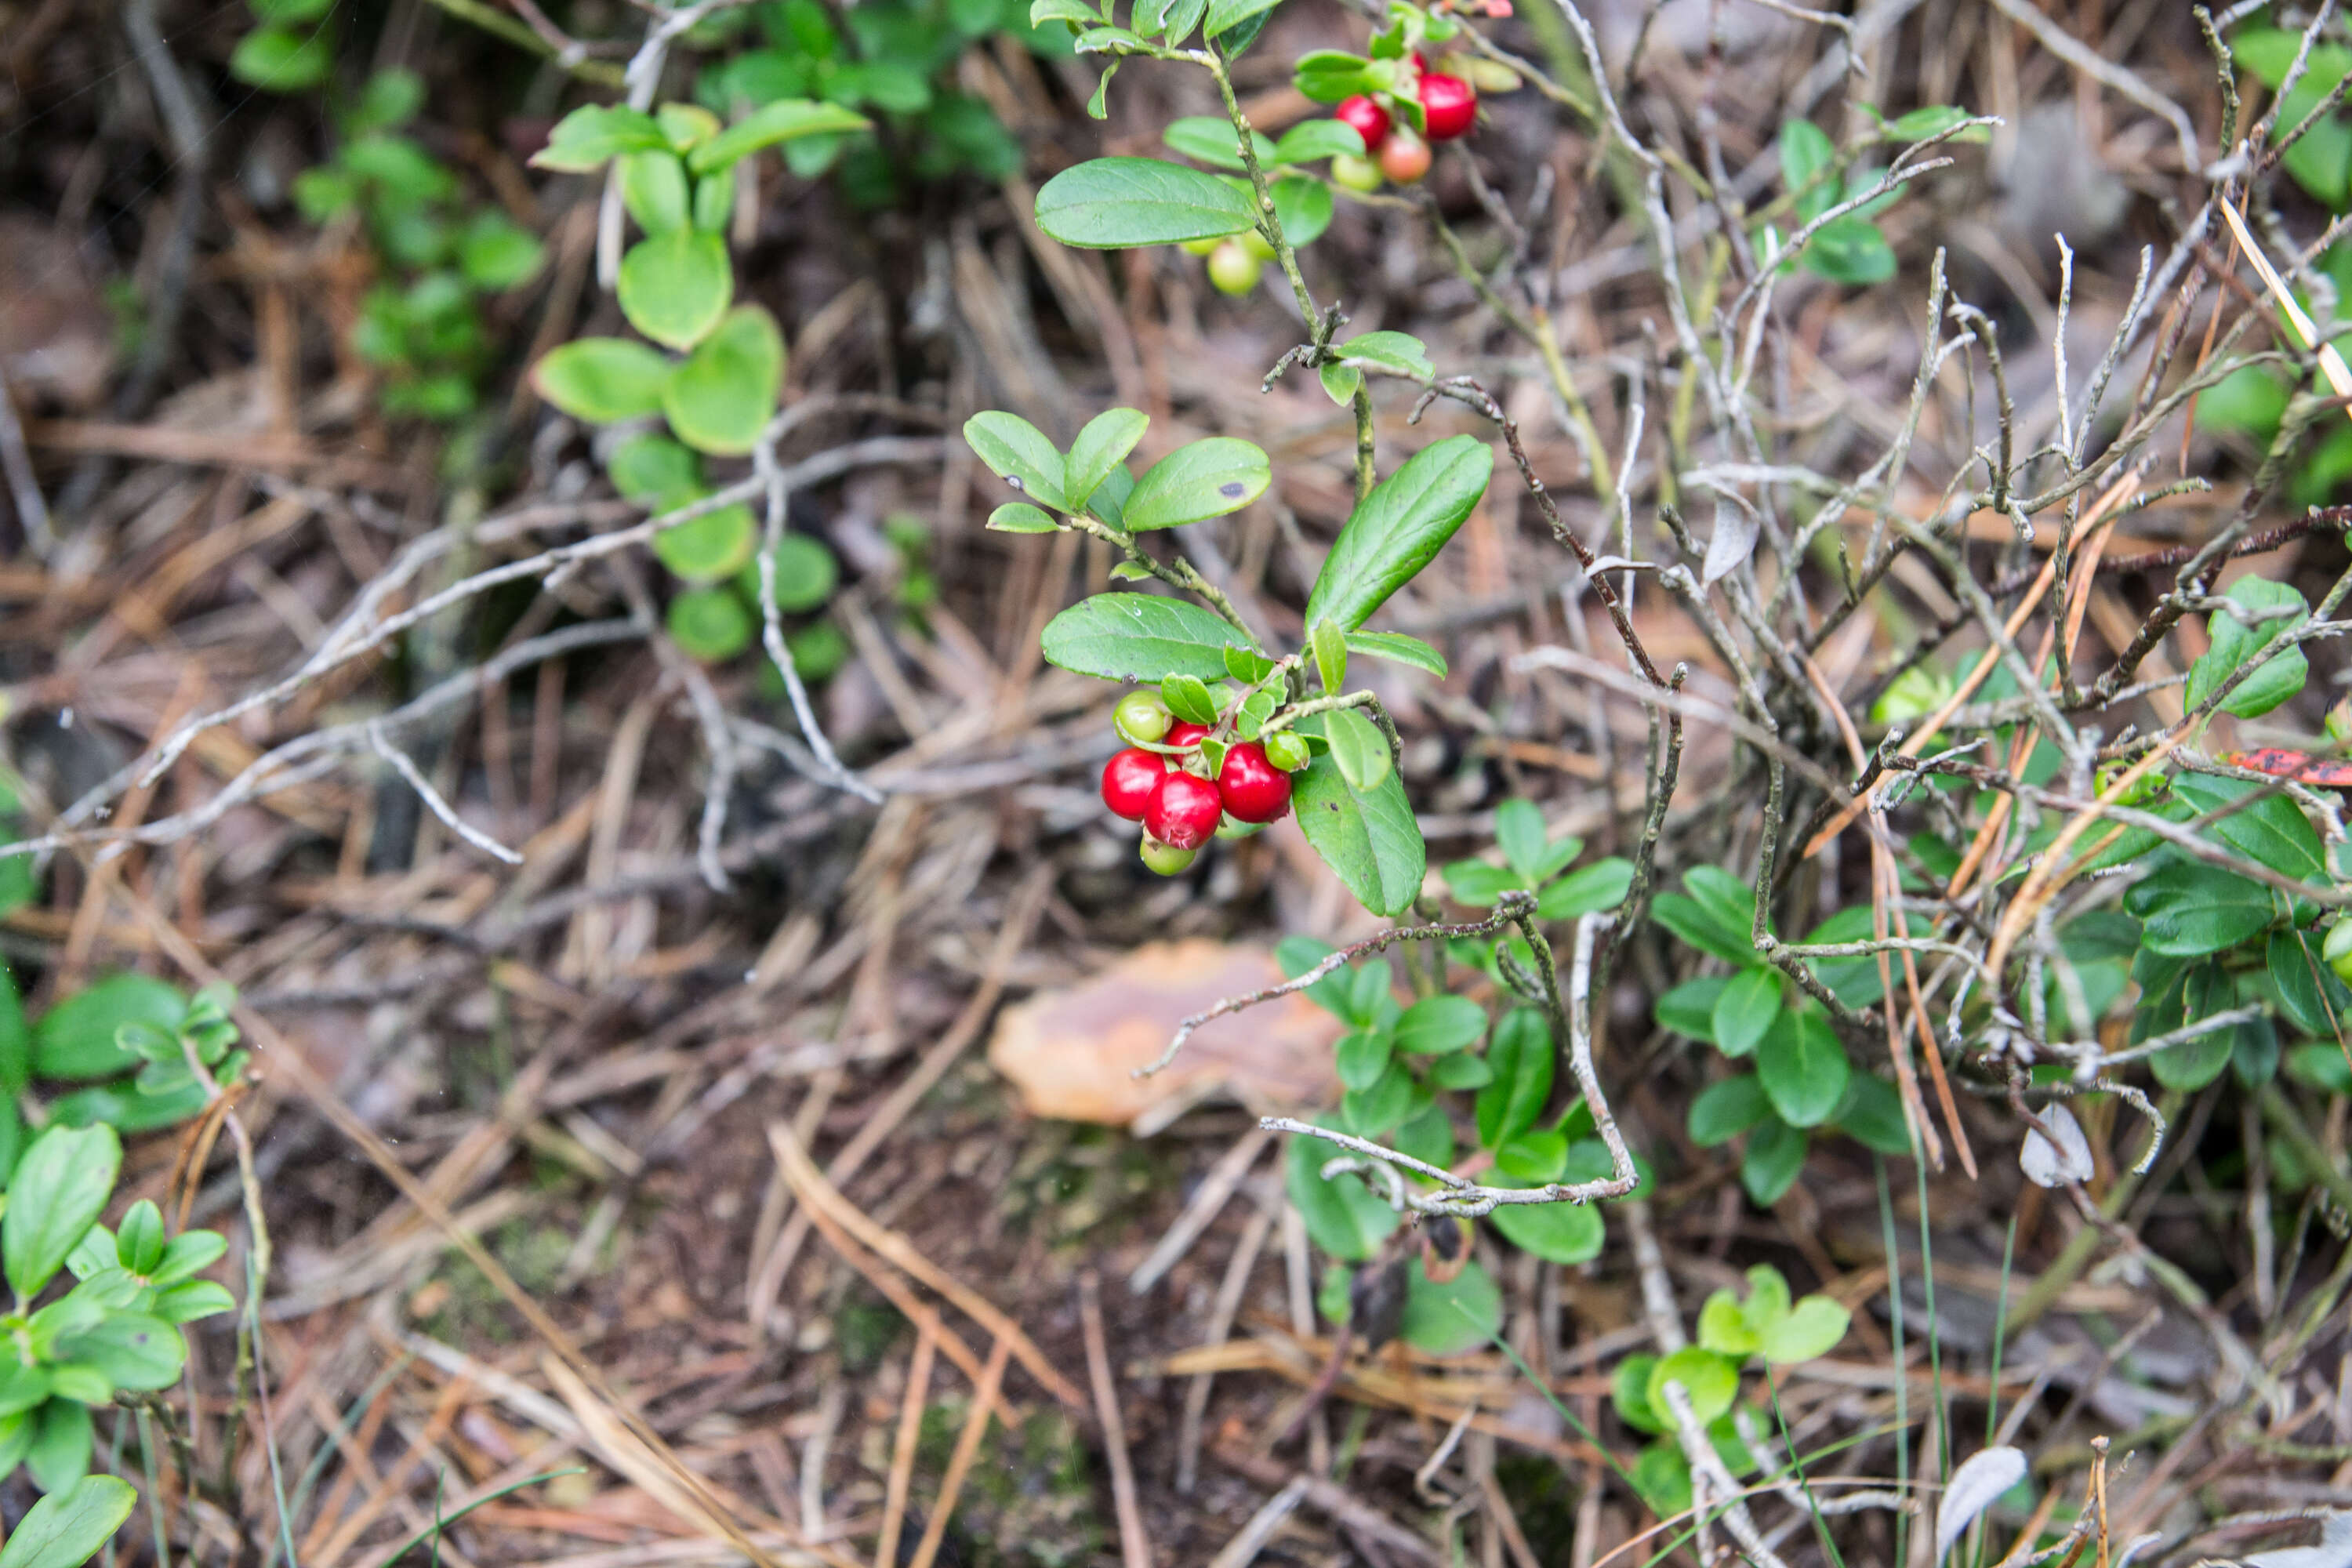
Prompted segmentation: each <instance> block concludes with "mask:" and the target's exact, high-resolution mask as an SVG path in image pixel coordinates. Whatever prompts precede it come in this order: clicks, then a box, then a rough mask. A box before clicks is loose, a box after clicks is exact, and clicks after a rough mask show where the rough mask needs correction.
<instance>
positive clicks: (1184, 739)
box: [1160, 724, 1209, 751]
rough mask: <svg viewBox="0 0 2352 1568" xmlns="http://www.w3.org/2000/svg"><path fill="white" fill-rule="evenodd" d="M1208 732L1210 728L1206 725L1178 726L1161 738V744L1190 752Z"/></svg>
mask: <svg viewBox="0 0 2352 1568" xmlns="http://www.w3.org/2000/svg"><path fill="white" fill-rule="evenodd" d="M1208 732H1209V727H1208V726H1207V725H1206V724H1178V725H1176V726H1174V727H1173V728H1171V730H1170V731H1168V733H1166V734H1165V735H1162V736H1161V737H1160V744H1161V745H1163V746H1175V747H1178V748H1180V749H1181V750H1184V751H1190V750H1192V748H1193V747H1194V746H1197V745H1199V744H1200V743H1201V739H1202V736H1204V735H1206V734H1207V733H1208Z"/></svg>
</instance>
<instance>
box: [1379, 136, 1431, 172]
mask: <svg viewBox="0 0 2352 1568" xmlns="http://www.w3.org/2000/svg"><path fill="white" fill-rule="evenodd" d="M1429 157H1430V153H1429V143H1428V142H1424V141H1423V140H1422V139H1421V138H1420V137H1418V136H1416V135H1414V134H1413V133H1412V128H1411V127H1410V126H1405V125H1400V126H1398V127H1397V128H1396V130H1395V131H1393V132H1391V133H1390V135H1389V139H1388V141H1387V142H1386V143H1384V144H1383V145H1382V146H1381V158H1380V163H1381V174H1386V175H1387V176H1388V177H1389V178H1390V179H1391V180H1393V181H1394V182H1395V183H1396V184H1400V185H1410V184H1413V183H1414V182H1416V181H1418V180H1419V179H1420V178H1421V177H1422V176H1423V174H1428V173H1429Z"/></svg>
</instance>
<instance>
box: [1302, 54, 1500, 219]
mask: <svg viewBox="0 0 2352 1568" xmlns="http://www.w3.org/2000/svg"><path fill="white" fill-rule="evenodd" d="M1413 61H1414V63H1415V64H1416V65H1418V66H1419V67H1420V68H1421V71H1420V74H1419V76H1417V77H1416V78H1415V79H1414V81H1413V97H1414V98H1415V99H1416V100H1418V101H1419V102H1420V104H1421V122H1422V125H1423V129H1424V131H1425V132H1426V136H1425V138H1424V137H1423V136H1419V135H1415V134H1414V133H1413V130H1412V127H1411V126H1409V125H1399V124H1397V123H1396V121H1395V120H1394V118H1393V117H1392V116H1391V114H1390V113H1389V110H1388V107H1387V105H1385V104H1383V103H1382V102H1381V100H1379V99H1377V98H1374V97H1373V96H1371V95H1370V93H1361V92H1360V93H1358V94H1357V95H1356V96H1355V97H1353V98H1349V99H1344V100H1341V101H1340V104H1339V108H1338V109H1337V110H1333V112H1334V113H1335V114H1336V115H1337V116H1338V117H1339V122H1340V123H1341V124H1343V125H1350V126H1353V127H1354V128H1355V131H1356V134H1357V135H1359V136H1361V137H1362V138H1363V139H1364V156H1363V157H1361V158H1350V157H1348V156H1346V155H1345V154H1342V155H1341V156H1340V157H1338V158H1334V159H1333V160H1332V161H1331V177H1332V178H1333V179H1335V180H1338V181H1339V183H1340V184H1343V185H1346V186H1348V187H1349V189H1350V190H1370V189H1371V188H1372V187H1374V186H1376V185H1378V184H1380V183H1381V179H1382V178H1384V177H1385V178H1387V179H1391V180H1393V181H1395V182H1396V183H1397V184H1400V185H1410V184H1412V183H1413V182H1415V181H1416V180H1419V179H1420V178H1421V177H1422V176H1423V175H1424V174H1428V173H1429V161H1430V151H1429V144H1430V142H1451V141H1453V140H1454V139H1455V138H1456V137H1460V136H1467V135H1468V134H1470V127H1471V126H1472V125H1473V124H1475V122H1476V121H1477V119H1478V92H1477V89H1475V88H1474V87H1472V86H1471V85H1470V83H1469V82H1468V81H1467V80H1465V79H1464V78H1461V77H1458V76H1454V75H1453V74H1451V73H1450V72H1446V71H1441V70H1433V69H1431V68H1430V66H1429V62H1428V61H1426V60H1423V58H1421V57H1420V56H1419V55H1415V56H1414V57H1413Z"/></svg>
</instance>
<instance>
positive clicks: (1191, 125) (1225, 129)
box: [1160, 114, 1274, 171]
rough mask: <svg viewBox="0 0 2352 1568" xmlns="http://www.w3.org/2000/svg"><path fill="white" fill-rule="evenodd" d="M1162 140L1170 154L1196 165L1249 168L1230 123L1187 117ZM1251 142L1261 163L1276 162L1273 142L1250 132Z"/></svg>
mask: <svg viewBox="0 0 2352 1568" xmlns="http://www.w3.org/2000/svg"><path fill="white" fill-rule="evenodd" d="M1160 140H1161V141H1163V142H1167V143H1168V145H1169V147H1170V149H1171V150H1172V151H1174V152H1178V153H1182V154H1184V156H1186V157H1187V158H1190V159H1192V161H1193V162H1194V163H1206V164H1208V165H1209V166H1210V167H1212V168H1215V169H1232V170H1236V171H1238V170H1241V169H1244V168H1246V167H1247V166H1248V165H1246V164H1245V163H1243V162H1242V155H1241V153H1240V152H1239V151H1238V143H1237V142H1235V140H1234V125H1233V121H1230V120H1219V119H1216V118H1214V117H1213V116H1210V115H1205V114H1195V115H1188V116H1186V117H1185V118H1183V119H1181V120H1172V121H1169V123H1168V129H1167V130H1166V131H1165V132H1161V134H1160ZM1250 142H1251V143H1252V148H1253V150H1254V151H1255V153H1257V159H1258V162H1259V163H1272V162H1273V161H1274V143H1273V142H1269V141H1267V140H1266V139H1265V137H1264V136H1261V135H1259V134H1258V133H1257V132H1255V131H1253V132H1250Z"/></svg>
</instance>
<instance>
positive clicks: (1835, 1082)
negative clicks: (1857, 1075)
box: [1756, 1008, 1853, 1127]
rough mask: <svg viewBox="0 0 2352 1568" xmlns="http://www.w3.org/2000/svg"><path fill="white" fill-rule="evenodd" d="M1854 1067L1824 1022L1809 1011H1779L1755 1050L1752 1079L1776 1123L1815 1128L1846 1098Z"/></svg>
mask: <svg viewBox="0 0 2352 1568" xmlns="http://www.w3.org/2000/svg"><path fill="white" fill-rule="evenodd" d="M1756 1075H1757V1077H1758V1078H1759V1079H1762V1080H1763V1084H1764V1093H1765V1096H1766V1098H1768V1099H1769V1100H1771V1102H1772V1109H1773V1110H1775V1111H1777V1112H1779V1113H1780V1120H1781V1121H1786V1122H1787V1123H1789V1125H1790V1126H1791V1127H1814V1126H1818V1125H1820V1124H1821V1123H1822V1122H1824V1121H1828V1120H1829V1119H1830V1117H1831V1116H1832V1115H1833V1114H1834V1113H1835V1112H1836V1110H1837V1108H1838V1106H1839V1104H1840V1103H1841V1102H1842V1101H1843V1100H1844V1099H1845V1089H1846V1082H1847V1079H1849V1078H1850V1077H1852V1075H1853V1064H1852V1063H1851V1062H1849V1061H1848V1060H1847V1059H1846V1054H1845V1047H1844V1046H1843V1045H1841V1044H1840V1043H1839V1042H1838V1037H1837V1031H1836V1030H1834V1029H1832V1028H1831V1027H1830V1023H1829V1020H1828V1019H1827V1018H1826V1017H1824V1016H1822V1014H1820V1013H1818V1012H1816V1011H1813V1010H1811V1009H1810V1008H1808V1009H1806V1010H1804V1011H1801V1012H1783V1013H1781V1015H1780V1016H1779V1017H1778V1018H1776V1019H1774V1020H1773V1022H1772V1026H1771V1028H1770V1029H1769V1031H1768V1032H1767V1033H1766V1034H1765V1036H1764V1038H1763V1041H1762V1042H1761V1043H1760V1044H1759V1045H1758V1046H1757V1047H1756Z"/></svg>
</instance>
